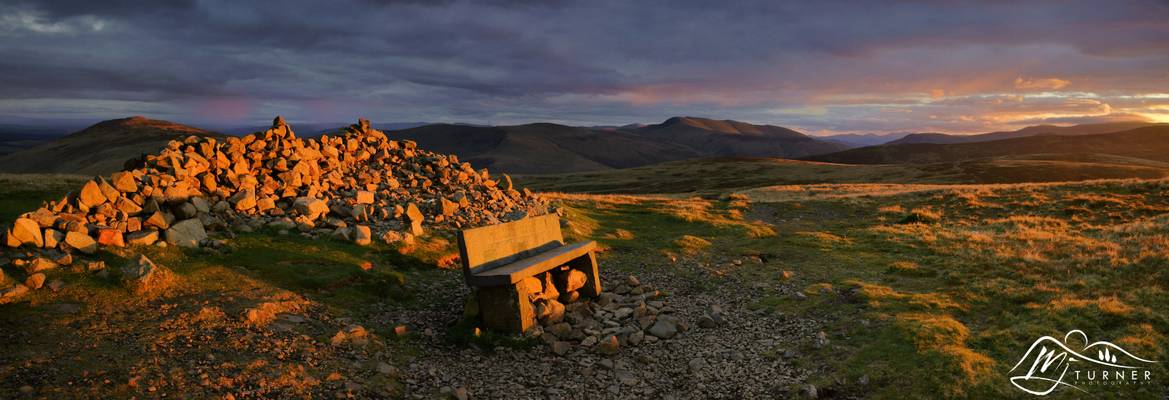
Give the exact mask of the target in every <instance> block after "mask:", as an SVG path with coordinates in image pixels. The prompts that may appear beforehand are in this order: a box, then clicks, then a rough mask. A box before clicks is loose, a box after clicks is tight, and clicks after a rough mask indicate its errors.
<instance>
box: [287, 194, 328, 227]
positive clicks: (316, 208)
mask: <svg viewBox="0 0 1169 400" xmlns="http://www.w3.org/2000/svg"><path fill="white" fill-rule="evenodd" d="M292 207H293V208H294V209H295V210H296V212H299V213H300V215H303V216H306V217H308V218H309V219H311V220H314V221H315V220H317V219H319V218H321V217H323V216H325V214H328V213H329V202H327V201H324V200H321V199H314V198H311V197H298V198H297V199H296V201H294V202H293V204H292Z"/></svg>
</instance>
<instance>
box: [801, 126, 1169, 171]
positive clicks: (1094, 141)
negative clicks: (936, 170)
mask: <svg viewBox="0 0 1169 400" xmlns="http://www.w3.org/2000/svg"><path fill="white" fill-rule="evenodd" d="M1040 154H1048V155H1054V154H1063V155H1076V154H1080V155H1083V154H1105V155H1113V156H1122V157H1132V158H1140V159H1145V160H1154V161H1169V124H1160V125H1154V126H1146V127H1143V128H1137V129H1130V130H1127V131H1122V132H1115V133H1104V134H1094V135H1079V136H1065V135H1054V134H1044V135H1035V136H1027V137H1020V138H1014V139H1003V140H993V141H985V142H974V143H954V144H932V143H910V144H888V145H883V146H871V147H862V148H857V149H851V150H845V151H841V152H837V153H832V154H823V155H817V156H810V157H805V159H806V160H812V161H824V162H833V163H844V164H904V163H938V162H954V161H963V160H972V159H979V158H987V157H1002V156H1020V155H1040Z"/></svg>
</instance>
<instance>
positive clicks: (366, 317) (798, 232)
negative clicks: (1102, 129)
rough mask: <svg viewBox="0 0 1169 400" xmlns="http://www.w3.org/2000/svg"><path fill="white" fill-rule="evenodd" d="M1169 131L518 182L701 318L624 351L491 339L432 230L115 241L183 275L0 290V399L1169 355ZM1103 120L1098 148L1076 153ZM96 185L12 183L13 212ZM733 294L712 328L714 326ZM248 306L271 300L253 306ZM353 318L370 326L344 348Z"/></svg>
mask: <svg viewBox="0 0 1169 400" xmlns="http://www.w3.org/2000/svg"><path fill="white" fill-rule="evenodd" d="M1132 132H1135V133H1132ZM1158 135H1161V136H1160V137H1162V138H1164V137H1165V136H1164V135H1166V133H1165V132H1163V131H1162V129H1159V128H1151V129H1150V128H1145V129H1144V130H1141V129H1138V130H1136V131H1128V132H1124V133H1116V134H1110V135H1108V137H1112V136H1117V137H1119V138H1120V139H1119V140H1118V141H1117V142H1116V143H1122V144H1126V145H1131V146H1133V148H1129V147H1125V146H1120V145H1111V147H1109V146H1106V145H1103V144H1102V143H1105V142H1106V141H1107V140H1106V139H1107V138H1106V137H1105V136H1101V138H1097V137H1096V136H1091V135H1089V136H1083V137H1075V138H1065V137H1054V136H1053V137H1051V138H1049V137H1034V138H1022V139H1010V140H1012V141H1014V140H1025V142H1022V143H1023V144H1027V146H1030V147H1023V146H1022V145H1021V144H1019V143H1014V142H1012V143H1008V144H1005V145H1004V144H1001V143H998V144H992V145H990V148H992V149H1000V150H999V151H998V152H996V151H991V150H977V151H976V150H974V149H976V148H973V147H971V148H962V149H959V150H945V149H949V148H948V147H942V149H944V150H931V152H925V151H918V150H916V148H917V147H916V146H922V145H891V146H888V147H890V148H893V149H902V148H903V147H901V146H915V147H910V148H909V149H914V150H913V151H906V153H905V154H906V157H909V159H910V160H912V162H895V163H882V164H881V165H845V164H838V163H823V162H813V161H794V160H781V159H773V158H751V157H723V158H706V159H702V160H698V161H692V160H691V161H675V162H666V163H658V164H653V165H647V166H641V167H637V168H631V169H621V170H601V171H594V172H577V173H569V174H556V175H521V176H516V179H515V181H516V183H517V184H518V185H522V186H527V187H529V188H532V189H536V190H538V191H540V192H542V196H543V197H544V198H545V199H548V200H550V201H551V202H552V203H553V204H554V205H555V206H556V207H559V208H560V209H561V210H562V211H561V212H562V213H563V218H564V220H565V222H564V224H565V232H566V234H568V236H569V237H570V238H571V239H570V240H584V239H593V240H597V241H599V242H600V243H601V245H602V247H603V252H602V253H601V255H600V264H601V268H602V275H603V278H604V280H605V284H606V287H608V288H616V287H619V286H622V285H625V286H627V289H628V285H629V283H628V282H631V281H632V280H631V279H629V276H635V277H637V278H638V279H637V280H638V281H640V284H642V285H647V286H652V287H654V288H657V289H658V290H660V291H661V292H662V293H663V297H662V298H663V299H665V300H667V301H668V304H669V306H668V307H671V308H672V309H673V310H672V312H673V313H674V314H676V315H679V316H681V317H682V318H683V320H688V321H691V325H692V326H691V327H690V329H689V330H688V331H686V332H684V333H682V334H680V335H678V336H677V337H675V338H672V339H669V340H661V341H658V342H656V343H649V344H642V345H637V346H634V345H629V346H623V347H622V348H621V350H620V352H618V353H617V354H616V355H612V356H607V355H603V354H598V353H597V352H596V351H593V350H590V349H588V348H587V346H585V347H581V348H577V349H574V350H572V351H570V352H569V353H567V354H564V355H560V354H556V353H554V352H553V351H552V350H551V349H550V346H548V345H547V344H545V343H543V342H541V341H540V340H539V339H517V338H512V337H506V336H499V335H494V334H491V333H489V332H485V333H483V334H481V335H478V336H476V335H474V334H473V333H472V332H473V322H472V321H471V320H469V319H467V318H465V317H464V315H463V313H464V300H465V299H466V298H467V295H468V291H467V290H466V289H465V288H464V287H463V285H462V280H461V272H460V271H459V270H458V269H457V266H455V262H454V261H453V259H452V254H454V252H455V249H454V245H453V239H452V238H451V237H450V235H449V234H446V233H442V232H437V231H436V232H433V233H431V234H427V235H423V236H421V237H419V238H417V241H416V242H415V243H413V244H405V243H395V244H392V245H388V244H383V243H376V242H375V243H374V244H373V245H371V246H368V247H362V246H357V245H355V244H352V243H351V242H347V241H335V240H312V239H306V238H304V237H302V236H300V235H296V234H288V233H287V232H283V233H282V232H280V231H279V230H278V229H272V228H268V229H261V230H259V231H257V232H252V233H242V232H241V233H238V234H237V235H236V236H235V237H234V238H231V239H230V240H229V241H228V243H227V245H226V246H227V250H217V251H210V250H208V249H182V248H177V247H166V248H159V247H153V246H150V247H130V248H121V249H117V248H115V249H103V250H102V251H101V252H99V253H98V255H97V257H98V258H99V259H100V260H102V261H104V262H105V263H106V264H107V265H111V266H117V265H122V264H126V263H127V262H129V261H130V260H132V259H133V258H134V257H135V256H136V255H137V254H146V255H148V256H149V257H150V258H151V259H152V260H154V261H155V262H157V263H158V264H161V265H165V266H167V267H169V268H171V269H172V270H174V271H175V273H176V275H177V282H176V283H175V285H174V286H172V287H171V288H169V289H168V290H167V291H165V292H162V293H159V294H157V295H153V296H146V297H143V296H138V295H135V294H134V293H133V292H130V291H127V290H125V289H124V288H123V287H121V286H120V285H119V284H118V283H117V279H115V278H114V277H111V276H108V275H103V274H102V273H100V272H88V271H85V270H84V269H85V268H84V267H79V268H80V269H81V270H76V269H77V268H74V270H70V269H64V268H63V269H57V270H52V271H48V273H47V275H48V279H49V280H50V281H60V282H61V285H60V286H59V287H57V289H55V290H37V291H35V292H33V293H31V294H30V295H28V296H27V297H24V298H22V299H20V301H18V302H14V303H11V304H5V305H0V310H3V312H0V341H2V342H3V343H7V344H6V345H4V350H5V351H3V352H0V397H13V396H15V395H18V394H21V393H24V394H27V395H32V396H37V397H45V398H60V397H80V396H96V397H129V396H144V397H161V396H162V395H166V396H168V397H174V396H180V397H183V396H193V397H222V396H225V395H229V394H230V395H232V396H233V397H235V398H243V397H257V396H285V397H289V396H295V397H307V396H317V397H323V396H350V395H353V396H366V397H369V396H391V397H398V396H422V397H435V396H443V397H446V396H453V397H456V398H459V397H460V396H470V397H474V398H499V397H523V398H546V397H551V398H574V397H578V396H587V397H589V398H598V397H606V398H609V397H613V398H644V397H659V398H691V397H693V398H744V397H746V398H761V397H762V398H769V397H784V396H786V397H799V396H804V397H819V398H934V397H938V396H939V395H945V396H950V397H959V398H1012V397H1017V398H1023V394H1022V393H1021V392H1018V391H1016V390H1015V389H1014V388H1013V387H1011V386H1010V384H1009V382H1008V380H1007V376H1008V375H1007V371H1008V370H1009V369H1010V367H1011V366H1012V365H1014V363H1015V362H1017V361H1018V358H1019V357H1020V356H1022V353H1023V351H1024V350H1026V346H1027V345H1029V344H1030V343H1031V342H1032V341H1033V340H1034V339H1035V338H1038V337H1040V336H1043V335H1062V333H1063V332H1066V331H1067V330H1070V329H1081V330H1084V331H1086V332H1089V335H1090V337H1091V338H1092V339H1098V340H1110V341H1112V342H1114V343H1117V344H1120V345H1121V346H1123V347H1125V348H1126V349H1128V350H1130V351H1132V352H1133V353H1135V354H1139V355H1142V356H1145V357H1146V358H1150V359H1154V360H1163V359H1165V358H1166V356H1167V354H1166V349H1169V338H1167V337H1166V336H1165V332H1169V319H1166V316H1165V315H1164V313H1163V312H1162V311H1161V310H1164V309H1166V308H1169V296H1167V295H1166V292H1165V289H1166V285H1169V271H1166V269H1165V268H1164V267H1165V265H1166V264H1167V263H1169V236H1167V235H1169V230H1167V228H1166V227H1167V226H1169V219H1167V218H1169V196H1167V195H1166V193H1169V179H1166V177H1167V176H1169V175H1167V174H1166V171H1169V169H1167V168H1166V164H1164V161H1167V160H1163V159H1161V158H1160V157H1161V156H1159V155H1158V154H1165V153H1164V152H1161V153H1157V152H1155V151H1152V150H1155V148H1154V149H1152V150H1150V149H1149V147H1150V146H1156V145H1157V144H1158V140H1157V137H1158ZM1085 138H1087V140H1089V141H1099V142H1089V143H1092V144H1091V145H1089V147H1084V148H1076V149H1079V150H1076V149H1073V148H1065V147H1060V146H1065V145H1062V144H1060V143H1065V141H1070V140H1080V139H1085ZM1160 142H1165V140H1164V139H1161V140H1160ZM988 143H996V142H988ZM419 145H420V147H423V148H427V147H426V146H425V144H424V143H422V142H420V143H419ZM975 145H983V144H961V145H928V146H975ZM1020 147H1023V148H1025V149H1029V150H1031V151H1032V152H1030V153H1026V152H1019V151H1014V150H1011V149H1017V148H1020ZM1085 148H1090V149H1093V150H1094V151H1083V149H1085ZM431 150H435V151H440V152H442V151H441V150H439V149H436V148H431ZM859 150H864V149H859ZM1073 150H1075V151H1073ZM849 151H858V150H849ZM849 151H845V152H844V153H838V155H835V156H834V157H836V156H839V154H849V153H848V152H849ZM866 151H873V150H866ZM882 151H892V150H882ZM971 151H973V152H975V153H977V154H978V156H975V157H964V158H962V157H960V158H946V157H941V156H938V154H942V155H947V154H968V153H969V152H971ZM1004 152H1006V153H1005V154H1004ZM919 154H928V155H919ZM493 169H494V168H493ZM84 180H85V178H83V177H80V176H76V175H37V174H32V175H29V174H3V175H0V191H3V196H0V223H2V224H4V225H5V226H8V225H11V223H12V221H13V220H14V219H15V218H16V217H17V216H18V215H20V214H21V213H23V212H25V211H29V210H32V209H35V208H36V207H37V206H38V205H40V204H41V202H42V201H45V200H49V199H55V198H60V197H61V196H62V195H63V194H64V193H66V192H69V191H74V190H76V188H77V187H79V186H80V184H81V183H82V182H83V181H84ZM1064 181H1080V182H1064ZM5 256H6V257H12V255H11V253H8V254H6V255H5ZM79 266H80V264H79ZM4 272H5V274H4V276H5V278H4V279H5V284H12V283H16V282H21V281H22V280H23V279H24V278H25V277H24V276H23V272H21V271H20V270H19V269H16V268H13V267H12V266H6V267H4ZM716 308H717V309H718V310H721V315H722V321H721V322H720V323H717V324H713V325H705V324H704V325H702V326H700V325H699V324H698V321H700V320H702V318H703V317H704V316H707V315H710V314H711V313H712V310H713V309H716ZM254 309H260V310H268V311H270V312H271V314H272V316H271V318H270V319H269V320H266V321H264V323H262V324H257V323H255V321H252V320H251V319H250V318H248V311H249V310H254ZM354 324H357V325H360V326H362V327H364V328H365V329H366V330H368V332H366V333H363V335H366V336H363V337H367V339H366V340H364V342H365V343H364V344H360V345H358V344H355V343H351V342H345V341H342V342H341V343H338V342H337V341H336V340H335V338H336V337H337V335H338V332H343V331H344V330H345V329H347V328H346V327H348V326H351V325H354ZM398 326H404V327H406V328H407V329H406V331H405V333H398V332H396V329H395V328H396V327H398ZM342 336H344V335H342ZM483 365H492V366H493V368H490V369H484V368H482V366H483ZM1166 373H1169V371H1166V369H1165V367H1164V365H1163V364H1157V365H1156V366H1155V367H1154V374H1156V376H1159V377H1164V376H1166ZM1085 389H1086V390H1089V391H1090V392H1091V393H1092V395H1094V396H1096V397H1099V398H1163V397H1164V396H1165V394H1166V393H1167V391H1169V386H1166V383H1165V381H1164V380H1163V379H1162V380H1159V381H1155V382H1152V383H1149V384H1144V385H1136V386H1126V387H1121V388H1091V387H1089V388H1085ZM1081 395H1082V393H1081V392H1077V391H1075V390H1063V391H1059V392H1056V393H1055V394H1054V395H1053V396H1050V397H1054V398H1077V397H1079V396H1081Z"/></svg>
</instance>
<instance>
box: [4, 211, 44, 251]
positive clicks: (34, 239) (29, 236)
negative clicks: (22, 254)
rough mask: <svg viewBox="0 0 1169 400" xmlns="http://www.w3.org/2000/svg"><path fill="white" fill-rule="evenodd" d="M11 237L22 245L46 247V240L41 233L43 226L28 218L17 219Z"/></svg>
mask: <svg viewBox="0 0 1169 400" xmlns="http://www.w3.org/2000/svg"><path fill="white" fill-rule="evenodd" d="M10 235H11V237H12V238H13V239H15V240H16V241H18V242H20V243H21V244H29V245H33V246H36V247H43V246H44V245H45V238H44V235H43V234H42V232H41V226H40V225H38V224H37V222H36V221H33V220H31V219H28V218H17V219H16V222H15V223H13V224H12V233H10Z"/></svg>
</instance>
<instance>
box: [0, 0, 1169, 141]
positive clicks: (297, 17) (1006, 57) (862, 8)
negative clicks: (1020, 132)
mask: <svg viewBox="0 0 1169 400" xmlns="http://www.w3.org/2000/svg"><path fill="white" fill-rule="evenodd" d="M281 3H284V4H281V5H275V4H273V3H271V2H266V3H260V2H256V3H252V2H247V1H239V0H190V1H159V2H150V3H149V5H145V6H144V5H143V4H144V3H143V2H139V1H122V0H105V1H92V0H81V1H68V0H67V1H44V0H41V1H23V0H6V1H4V2H3V3H2V4H0V122H11V123H30V124H35V123H46V122H52V121H98V120H103V119H110V118H119V117H125V116H129V115H145V116H149V117H151V118H159V119H167V120H172V121H176V122H183V123H189V124H194V125H202V126H230V125H248V124H258V123H264V122H267V121H271V119H272V117H273V116H274V115H277V114H280V115H284V116H285V117H286V118H287V119H288V120H289V121H291V122H293V123H296V122H333V121H353V120H355V119H356V118H357V117H359V116H360V117H366V118H369V119H371V120H373V121H374V122H375V124H376V123H378V122H383V123H388V122H414V121H422V122H465V123H477V124H518V123H526V122H535V121H548V122H559V123H565V124H570V125H620V124H628V123H638V122H640V123H656V122H660V121H662V120H665V119H666V118H668V117H670V116H675V115H689V116H700V117H710V118H717V119H735V120H741V121H748V122H753V123H766V124H774V125H782V126H786V127H790V128H795V129H799V130H802V131H804V132H808V133H812V134H830V133H870V132H875V133H880V132H949V133H975V132H989V131H994V130H1004V129H1015V128H1020V127H1023V126H1027V125H1035V124H1041V123H1055V124H1073V123H1090V122H1106V121H1115V120H1133V119H1137V120H1147V121H1156V122H1169V22H1167V21H1169V1H1166V0H1150V1H1123V0H1117V1H1099V0H1093V1H1071V0H1068V1H1063V0H1061V1H1042V0H1035V1H995V0H988V1H963V2H958V1H945V0H940V1H924V0H923V1H890V2H878V1H815V2H805V1H796V2H780V1H747V0H745V1H731V2H712V1H684V0H672V1H652V0H649V1H628V0H616V1H609V0H592V1H579V2H577V1H556V0H553V1H536V0H531V1H523V0H520V1H504V0H488V1H474V2H471V1H394V0H383V1H375V0H349V1H346V0H338V1H296V0H293V1H287V2H281Z"/></svg>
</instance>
